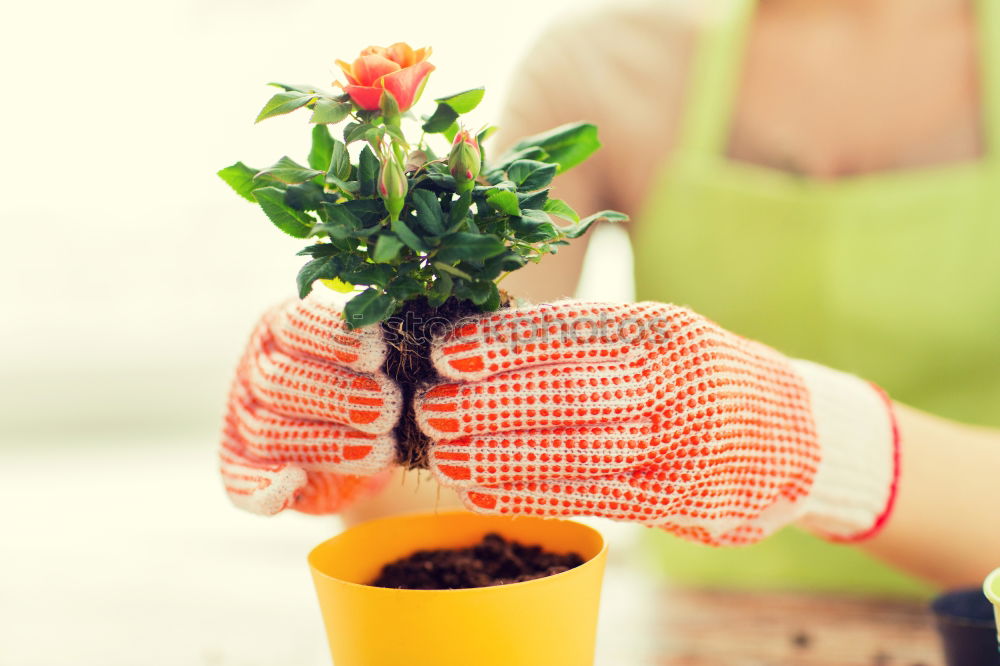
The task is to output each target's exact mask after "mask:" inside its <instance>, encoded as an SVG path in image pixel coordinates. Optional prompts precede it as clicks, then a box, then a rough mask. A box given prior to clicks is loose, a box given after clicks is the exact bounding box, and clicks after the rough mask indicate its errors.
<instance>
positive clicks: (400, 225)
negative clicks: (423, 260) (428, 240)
mask: <svg viewBox="0 0 1000 666" xmlns="http://www.w3.org/2000/svg"><path fill="white" fill-rule="evenodd" d="M390 228H391V229H392V230H393V232H394V233H395V234H396V235H397V236H399V239H400V240H401V241H403V242H404V243H406V246H407V247H408V248H410V249H411V250H413V251H414V252H426V251H427V246H426V245H424V242H423V241H422V240H420V236H418V235H416V234H415V233H413V230H412V229H410V228H409V227H408V226H406V223H405V222H403V221H402V220H393V221H392V224H391V225H390Z"/></svg>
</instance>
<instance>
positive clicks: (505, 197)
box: [486, 189, 521, 215]
mask: <svg viewBox="0 0 1000 666" xmlns="http://www.w3.org/2000/svg"><path fill="white" fill-rule="evenodd" d="M486 201H487V202H488V203H489V204H490V205H491V206H493V208H495V209H497V210H498V211H500V212H501V213H507V214H508V215H520V214H521V207H520V206H519V205H518V203H517V195H516V194H514V193H513V192H511V191H509V190H498V189H491V190H489V191H488V192H487V193H486Z"/></svg>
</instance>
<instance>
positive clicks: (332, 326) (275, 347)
mask: <svg viewBox="0 0 1000 666" xmlns="http://www.w3.org/2000/svg"><path fill="white" fill-rule="evenodd" d="M333 297H335V295H334V292H332V291H331V290H329V289H327V288H325V287H323V286H321V285H318V284H317V285H316V287H315V288H314V289H313V290H312V292H311V293H310V294H309V296H307V297H306V298H305V299H304V300H295V301H293V302H289V303H287V304H285V305H283V306H280V307H278V308H276V309H274V310H272V311H271V312H269V313H268V314H266V315H265V316H264V318H263V319H262V320H261V321H260V323H259V324H258V325H257V328H256V330H255V331H254V333H253V336H252V337H251V339H250V344H249V346H248V347H247V349H246V352H245V353H244V355H243V358H242V360H241V361H240V364H239V367H238V369H237V371H236V378H235V380H234V381H233V386H232V391H231V393H230V396H229V403H228V407H227V413H226V418H225V426H224V429H223V435H222V447H221V451H220V459H221V471H222V478H223V481H224V482H225V487H226V491H227V492H228V494H229V497H230V498H231V499H232V501H233V503H234V504H236V505H237V506H239V507H240V508H243V509H246V510H248V511H252V512H254V513H260V514H267V515H270V514H275V513H278V512H279V511H281V510H282V509H286V508H293V509H296V510H298V511H303V512H306V513H329V512H333V511H338V510H340V509H341V508H343V507H344V506H345V505H346V504H347V503H348V502H350V501H351V500H353V499H355V498H357V497H358V496H360V495H361V494H364V493H366V492H369V491H372V490H374V489H375V488H376V487H377V486H379V485H380V484H381V483H384V481H385V479H386V478H387V476H388V468H389V466H390V465H391V463H392V461H393V459H394V456H395V439H394V437H393V435H392V429H393V427H394V426H395V425H396V422H397V421H398V419H399V413H400V410H401V405H402V399H401V397H400V391H399V388H398V387H397V386H396V385H395V384H394V383H393V382H391V381H390V380H389V379H388V377H386V376H385V375H384V374H382V372H381V370H380V368H381V367H382V363H383V361H384V360H385V355H386V346H385V343H384V341H383V339H382V332H381V329H380V328H379V327H378V326H369V327H365V328H362V329H358V330H355V331H352V330H350V329H348V328H347V325H346V324H345V323H344V320H343V317H342V315H341V313H340V311H339V308H338V307H337V306H336V305H335V304H334V302H333V300H332V299H333Z"/></svg>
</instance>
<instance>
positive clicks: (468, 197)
mask: <svg viewBox="0 0 1000 666" xmlns="http://www.w3.org/2000/svg"><path fill="white" fill-rule="evenodd" d="M471 205H472V192H463V193H462V194H461V196H459V197H458V199H456V200H455V201H453V202H451V210H450V211H448V227H449V228H451V227H455V226H456V225H458V224H461V223H462V222H464V221H465V216H466V215H468V214H469V207H470V206H471Z"/></svg>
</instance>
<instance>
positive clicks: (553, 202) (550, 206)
mask: <svg viewBox="0 0 1000 666" xmlns="http://www.w3.org/2000/svg"><path fill="white" fill-rule="evenodd" d="M542 210H544V211H545V212H546V213H551V214H552V215H555V216H557V217H561V218H562V219H564V220H569V221H570V222H579V221H580V215H579V214H578V213H577V212H576V211H575V210H573V209H572V208H571V207H570V205H569V204H568V203H566V202H565V201H563V200H562V199H549V200H548V201H546V202H545V205H544V206H543V207H542Z"/></svg>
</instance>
